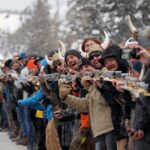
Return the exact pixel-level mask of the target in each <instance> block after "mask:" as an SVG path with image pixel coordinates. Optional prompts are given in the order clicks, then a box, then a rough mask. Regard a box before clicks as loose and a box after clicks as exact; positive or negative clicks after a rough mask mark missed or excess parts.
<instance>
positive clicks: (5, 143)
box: [0, 132, 27, 150]
mask: <svg viewBox="0 0 150 150" xmlns="http://www.w3.org/2000/svg"><path fill="white" fill-rule="evenodd" d="M0 150H27V148H26V147H25V146H18V145H16V143H15V142H12V141H11V140H10V139H9V137H8V133H3V132H0Z"/></svg>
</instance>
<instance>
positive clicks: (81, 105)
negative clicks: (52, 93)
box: [59, 78, 116, 150]
mask: <svg viewBox="0 0 150 150" xmlns="http://www.w3.org/2000/svg"><path fill="white" fill-rule="evenodd" d="M81 82H82V85H83V87H84V88H85V89H86V90H87V91H88V94H87V95H86V97H84V98H79V97H75V96H72V95H70V94H69V93H70V91H71V88H70V86H66V85H64V86H61V87H60V89H59V94H60V97H61V98H62V100H63V101H64V102H65V103H66V104H68V105H69V106H71V107H73V108H75V109H77V110H78V111H79V112H82V113H85V112H88V113H89V116H90V124H91V130H92V133H93V136H94V138H95V139H96V150H103V149H104V147H103V146H104V144H103V142H104V139H105V138H106V143H107V144H106V145H107V149H108V150H116V140H115V135H114V127H113V123H112V119H111V108H110V106H109V105H108V103H107V102H106V101H105V100H104V98H103V97H102V95H101V93H100V92H99V91H98V90H97V88H96V87H95V86H93V85H92V83H91V82H90V81H87V80H86V79H84V78H83V79H82V81H81ZM99 115H101V117H99Z"/></svg>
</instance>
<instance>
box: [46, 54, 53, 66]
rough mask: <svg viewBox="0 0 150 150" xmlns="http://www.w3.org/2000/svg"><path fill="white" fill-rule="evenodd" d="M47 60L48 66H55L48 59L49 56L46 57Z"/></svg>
mask: <svg viewBox="0 0 150 150" xmlns="http://www.w3.org/2000/svg"><path fill="white" fill-rule="evenodd" d="M45 60H46V62H47V63H48V65H50V66H52V65H53V62H52V61H51V60H49V59H48V56H47V55H45Z"/></svg>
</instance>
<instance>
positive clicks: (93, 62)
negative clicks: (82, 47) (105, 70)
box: [90, 55, 102, 69]
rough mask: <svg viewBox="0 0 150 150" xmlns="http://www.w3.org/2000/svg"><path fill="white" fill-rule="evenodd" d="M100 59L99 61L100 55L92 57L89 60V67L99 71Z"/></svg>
mask: <svg viewBox="0 0 150 150" xmlns="http://www.w3.org/2000/svg"><path fill="white" fill-rule="evenodd" d="M100 59H101V55H94V56H92V57H91V58H90V62H91V65H92V66H93V67H94V68H95V69H100V68H101V67H102V65H101V63H100V62H99V60H100Z"/></svg>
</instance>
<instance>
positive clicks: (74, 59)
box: [65, 49, 82, 70]
mask: <svg viewBox="0 0 150 150" xmlns="http://www.w3.org/2000/svg"><path fill="white" fill-rule="evenodd" d="M81 58H82V56H81V54H80V52H79V51H77V50H75V49H71V50H68V51H67V52H66V53H65V62H66V65H67V67H69V68H71V69H73V70H78V67H79V62H80V59H81Z"/></svg>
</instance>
